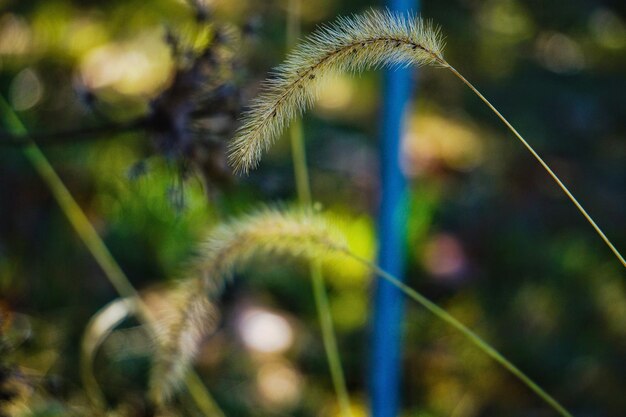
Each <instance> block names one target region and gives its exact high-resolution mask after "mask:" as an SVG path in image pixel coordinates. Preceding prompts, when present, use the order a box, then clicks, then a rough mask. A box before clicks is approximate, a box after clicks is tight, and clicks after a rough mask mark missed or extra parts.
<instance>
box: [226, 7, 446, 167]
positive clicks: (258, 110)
mask: <svg viewBox="0 0 626 417" xmlns="http://www.w3.org/2000/svg"><path fill="white" fill-rule="evenodd" d="M442 50H443V37H442V36H441V32H440V31H439V29H438V28H437V27H435V26H434V25H432V24H430V23H428V22H425V21H423V20H422V19H421V18H419V17H416V16H411V15H404V14H400V13H393V12H389V11H383V12H381V11H369V12H367V13H365V14H363V15H357V16H353V17H351V18H345V17H341V18H339V19H338V20H337V21H336V22H335V23H334V24H332V25H329V26H322V27H321V28H320V29H319V30H317V31H316V32H315V33H313V34H312V35H311V36H310V37H309V38H308V39H307V41H306V42H304V43H302V44H301V45H299V46H298V47H297V48H296V49H295V51H293V52H292V53H291V54H289V56H288V57H287V59H286V61H285V63H284V64H283V65H281V66H279V67H278V68H277V69H276V70H275V71H274V73H273V76H272V78H270V79H268V80H267V81H266V82H265V84H264V85H263V92H262V93H261V94H260V95H259V97H258V98H256V99H255V100H254V101H253V103H252V105H251V106H250V110H249V111H248V112H247V113H246V114H245V115H244V117H243V120H242V124H241V127H240V128H239V129H238V131H237V133H236V136H235V138H234V140H233V141H232V142H231V144H230V146H229V155H228V157H229V161H230V163H231V165H232V166H233V168H234V170H235V171H236V172H239V173H242V172H243V173H247V172H248V171H249V170H250V169H252V168H254V167H255V166H256V165H257V163H258V161H259V160H260V158H261V154H262V153H263V151H265V150H267V149H268V148H269V147H270V146H271V145H272V143H273V142H274V140H275V139H276V137H277V136H278V135H279V134H280V132H281V131H282V130H283V128H285V127H286V126H287V125H288V124H289V122H290V121H291V120H292V119H293V118H294V117H296V116H298V115H300V114H301V113H303V112H304V111H305V110H306V109H307V108H308V107H310V106H311V105H312V104H313V102H314V100H315V99H316V97H317V93H318V90H319V88H320V86H321V85H322V83H323V80H324V78H326V77H328V76H329V75H331V74H333V73H337V72H360V71H362V70H364V69H367V68H372V67H374V68H376V67H381V66H409V65H418V66H419V65H446V64H445V61H444V60H443V55H442Z"/></svg>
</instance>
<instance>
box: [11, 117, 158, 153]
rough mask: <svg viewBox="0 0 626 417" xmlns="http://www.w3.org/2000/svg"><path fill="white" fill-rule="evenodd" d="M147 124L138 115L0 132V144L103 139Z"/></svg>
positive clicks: (42, 144)
mask: <svg viewBox="0 0 626 417" xmlns="http://www.w3.org/2000/svg"><path fill="white" fill-rule="evenodd" d="M147 125H148V119H147V118H145V117H140V118H138V119H135V120H131V121H129V122H124V123H118V124H113V123H112V124H108V125H102V126H94V127H84V128H79V129H73V130H65V131H60V132H40V133H28V134H26V133H9V132H0V146H12V147H19V146H28V145H29V144H31V143H32V142H35V143H37V144H38V145H40V146H49V145H64V144H68V143H74V142H82V141H86V140H97V139H103V138H105V137H106V136H111V135H115V134H118V133H125V132H132V131H136V130H139V129H144V128H145V127H146V126H147Z"/></svg>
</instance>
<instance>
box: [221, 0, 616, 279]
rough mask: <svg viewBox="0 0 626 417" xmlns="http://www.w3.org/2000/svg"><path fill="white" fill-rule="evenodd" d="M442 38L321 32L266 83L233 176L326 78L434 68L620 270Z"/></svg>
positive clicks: (411, 32)
mask: <svg viewBox="0 0 626 417" xmlns="http://www.w3.org/2000/svg"><path fill="white" fill-rule="evenodd" d="M443 48H444V42H443V35H442V34H441V31H440V29H439V28H438V27H437V26H435V25H433V24H432V23H428V22H425V21H424V20H422V19H421V18H420V17H418V16H413V15H410V14H409V15H407V14H402V13H397V12H390V11H382V12H381V11H369V12H366V13H364V14H362V15H356V16H353V17H350V18H346V17H340V18H339V19H337V21H336V22H335V23H333V24H331V25H328V26H322V27H321V28H320V29H319V30H317V31H316V32H314V33H313V34H312V35H311V36H309V38H308V39H307V40H306V41H305V42H303V43H302V44H300V45H299V46H298V47H296V49H295V50H294V51H293V52H292V53H291V54H289V55H288V57H287V59H286V61H285V63H284V64H282V65H281V66H279V67H278V68H277V69H276V70H275V71H274V74H273V76H272V78H270V79H268V80H267V81H266V82H265V84H264V86H263V91H262V92H261V94H260V95H259V96H258V98H256V99H255V100H254V102H253V103H252V105H251V107H250V110H249V111H248V112H246V113H245V114H244V116H243V119H242V120H241V126H240V128H239V129H238V131H237V133H236V134H235V137H234V138H233V140H232V141H231V143H230V145H229V150H228V158H229V161H230V164H231V165H232V167H233V169H234V170H235V172H238V173H247V172H249V171H250V170H251V169H253V168H254V167H256V165H257V164H258V162H259V160H260V159H261V156H262V154H263V152H264V151H266V150H267V149H268V148H269V147H270V146H271V145H272V144H273V143H274V140H275V139H276V138H277V137H278V135H279V134H280V133H281V132H282V130H283V129H284V128H285V127H286V126H287V125H288V124H289V122H290V121H291V120H292V119H293V118H294V117H296V116H298V115H300V114H301V113H303V112H304V111H305V110H306V109H307V108H309V107H310V106H311V105H312V104H313V102H314V101H315V98H316V97H317V93H318V91H319V89H320V88H321V86H322V81H323V79H324V78H326V77H328V76H330V75H332V74H334V73H337V72H360V71H362V70H364V69H366V68H376V67H380V66H409V65H414V66H422V65H432V66H436V67H441V68H447V69H448V70H450V71H451V72H452V73H453V74H454V75H455V76H456V77H458V78H459V79H460V80H461V81H462V82H463V83H465V84H466V85H467V86H468V87H469V88H470V89H471V90H472V92H474V93H475V94H476V95H477V96H478V97H479V98H480V99H481V100H482V101H483V102H484V103H485V104H486V105H487V106H488V107H489V108H490V109H491V110H492V111H493V112H494V113H495V114H496V115H497V116H498V118H499V119H500V120H501V121H502V122H503V123H504V124H505V125H506V127H507V128H508V129H509V130H510V131H511V132H512V133H513V134H514V135H515V137H516V138H517V139H518V140H519V141H520V142H522V144H523V145H524V147H526V149H528V151H529V152H530V153H531V154H532V156H533V157H534V158H536V159H537V161H538V162H539V163H540V164H541V166H542V167H543V168H544V169H545V170H546V172H547V173H548V174H549V175H550V177H552V179H553V180H554V181H555V182H556V183H557V185H558V186H559V187H560V188H561V190H563V192H564V193H565V195H567V197H568V198H569V199H570V200H571V202H572V203H573V204H574V206H576V208H577V209H578V210H579V211H580V213H581V214H582V215H583V217H584V218H585V219H586V220H587V221H588V222H589V224H590V225H591V226H592V227H593V229H594V230H595V231H596V233H597V234H598V235H599V236H600V238H601V239H602V240H603V241H604V243H605V244H606V245H607V246H608V247H609V249H610V250H611V251H612V252H613V254H614V255H615V256H616V257H617V259H618V260H619V261H620V262H621V264H622V265H623V266H624V267H626V260H625V259H624V257H623V256H622V254H621V253H620V252H619V251H618V250H617V248H616V247H615V246H614V245H613V243H612V242H611V241H610V240H609V238H608V237H607V236H606V234H605V233H604V232H603V231H602V229H601V228H600V227H599V226H598V225H597V224H596V222H595V221H594V220H593V218H592V217H591V216H590V215H589V214H588V213H587V211H586V210H585V209H584V208H583V206H582V205H581V204H580V203H579V202H578V200H577V199H576V198H575V197H574V195H573V194H572V193H571V192H570V191H569V189H568V188H567V187H566V186H565V184H563V182H562V181H561V180H560V179H559V177H558V176H557V175H556V174H555V173H554V172H553V171H552V169H551V168H550V167H549V165H548V164H547V163H546V162H545V161H544V160H543V159H542V158H541V156H539V154H538V153H537V152H536V151H535V150H534V149H533V147H532V146H531V145H530V144H529V143H528V142H527V141H526V140H525V139H524V138H523V137H522V135H520V133H519V132H518V131H517V130H516V129H515V128H514V127H513V126H512V125H511V124H510V123H509V122H508V120H506V118H505V117H504V116H503V115H502V114H501V113H500V112H499V111H498V110H497V109H496V108H495V107H494V106H493V105H492V104H491V103H490V102H489V100H487V98H485V96H483V95H482V94H481V93H480V92H479V91H478V90H477V89H476V88H475V87H474V86H473V85H472V84H471V83H470V82H469V81H468V80H467V79H466V78H465V77H463V75H461V73H459V72H458V71H457V70H456V69H455V68H454V67H452V65H450V64H449V63H448V62H447V61H446V60H445V59H444V57H443Z"/></svg>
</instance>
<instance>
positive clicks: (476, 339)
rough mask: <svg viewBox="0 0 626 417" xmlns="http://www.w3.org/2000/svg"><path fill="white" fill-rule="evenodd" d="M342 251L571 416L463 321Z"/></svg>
mask: <svg viewBox="0 0 626 417" xmlns="http://www.w3.org/2000/svg"><path fill="white" fill-rule="evenodd" d="M343 252H344V253H345V254H346V255H347V256H349V257H351V258H353V259H355V260H357V261H358V262H360V263H362V264H363V265H365V266H367V267H368V268H370V269H371V270H372V271H374V272H375V273H376V274H377V275H379V276H380V277H381V278H383V279H385V280H386V281H387V282H389V283H391V284H392V285H393V286H395V287H396V288H398V289H399V290H400V291H402V292H403V293H404V294H405V295H406V296H407V297H409V298H411V299H412V300H414V301H416V302H417V303H419V304H421V305H422V306H423V307H424V308H426V309H427V310H428V311H430V312H431V313H432V314H434V315H435V316H437V317H438V318H439V319H441V320H443V321H444V322H446V323H448V324H449V325H450V326H452V327H454V328H455V329H456V330H458V331H459V332H461V333H462V334H463V336H465V337H466V338H467V339H468V340H469V341H470V342H471V343H472V344H474V345H475V346H476V347H478V349H480V350H482V351H483V352H484V353H486V354H487V355H488V356H490V357H491V358H492V359H494V360H495V361H496V362H498V363H499V364H500V365H502V366H503V367H504V368H505V369H506V370H507V371H509V372H510V373H511V374H513V375H515V376H516V377H517V378H518V379H519V380H520V381H522V382H523V383H524V384H525V385H526V386H527V387H528V388H530V389H531V390H532V391H533V392H534V393H535V394H537V395H538V396H539V397H541V399H543V400H544V401H545V402H546V403H547V404H548V405H550V406H551V407H552V408H553V409H554V410H555V411H557V412H558V413H559V414H560V415H561V416H563V417H573V416H572V414H571V413H570V412H569V411H567V410H566V409H565V407H563V406H562V405H561V404H560V403H559V402H558V401H557V400H555V399H554V398H553V397H552V396H551V395H550V394H548V393H547V392H546V391H545V390H544V389H543V388H541V387H540V386H539V385H538V384H537V383H536V382H534V381H533V380H532V379H530V377H529V376H527V375H526V374H525V373H523V372H522V371H521V370H520V369H519V368H518V367H516V366H515V365H513V363H511V361H509V360H508V359H506V358H505V357H504V356H503V355H502V354H501V353H500V352H498V351H497V350H496V349H495V348H494V347H492V346H491V345H490V344H489V343H487V342H486V341H485V340H483V339H482V338H481V337H480V336H478V335H477V334H476V333H474V332H473V331H472V330H471V329H469V328H468V327H467V326H465V325H464V324H463V323H461V322H460V321H458V320H457V319H456V318H455V317H454V316H452V315H451V314H449V313H448V312H447V311H446V310H444V309H443V308H441V307H439V306H438V305H437V304H435V303H433V302H432V301H430V300H429V299H427V298H426V297H424V296H423V295H422V294H420V293H418V292H417V291H415V290H414V289H412V288H411V287H409V286H408V285H406V284H404V283H403V282H402V281H400V280H399V279H397V278H396V277H394V276H393V275H391V274H390V273H388V272H387V271H385V270H384V269H381V268H380V267H379V266H377V265H375V264H373V263H372V262H370V261H368V260H367V259H365V258H362V257H360V256H358V255H355V254H354V253H352V252H350V251H348V250H343Z"/></svg>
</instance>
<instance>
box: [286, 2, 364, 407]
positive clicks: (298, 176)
mask: <svg viewBox="0 0 626 417" xmlns="http://www.w3.org/2000/svg"><path fill="white" fill-rule="evenodd" d="M300 1H301V0H290V1H289V15H288V22H287V23H288V24H287V26H288V27H287V45H288V46H289V47H290V46H292V45H293V44H294V43H295V42H296V40H297V39H298V37H299V36H300V21H299V14H300V7H301V4H300ZM289 137H290V139H291V157H292V160H293V167H294V176H295V181H296V192H297V194H298V202H299V203H300V205H301V206H302V207H310V206H311V204H312V197H311V185H310V181H309V170H308V167H307V163H306V149H305V147H304V132H303V129H302V123H301V122H300V121H297V122H296V123H293V124H292V125H291V126H290V129H289ZM310 276H311V285H312V288H313V298H314V299H315V306H316V309H317V315H318V319H319V323H320V329H321V332H322V341H323V343H324V350H325V352H326V360H327V362H328V368H329V370H330V376H331V379H332V381H333V387H334V389H335V395H336V396H337V402H338V404H339V409H340V411H341V415H342V416H343V417H352V412H351V407H350V397H349V394H348V389H347V387H346V381H345V376H344V373H343V368H342V366H341V357H340V355H339V348H338V347H337V337H336V335H335V331H334V328H333V319H332V315H331V312H330V306H329V303H328V292H327V290H326V286H325V284H324V277H323V275H322V267H321V265H320V263H319V262H311V264H310Z"/></svg>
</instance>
